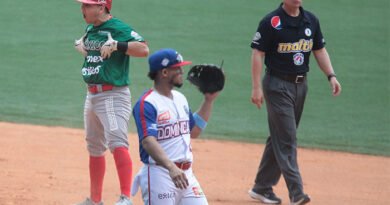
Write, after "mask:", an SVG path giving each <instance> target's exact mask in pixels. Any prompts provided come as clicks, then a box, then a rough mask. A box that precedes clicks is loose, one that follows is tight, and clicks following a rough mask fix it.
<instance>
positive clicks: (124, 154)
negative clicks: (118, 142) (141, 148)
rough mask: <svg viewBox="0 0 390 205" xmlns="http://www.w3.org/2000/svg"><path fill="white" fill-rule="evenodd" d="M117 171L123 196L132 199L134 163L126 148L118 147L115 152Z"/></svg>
mask: <svg viewBox="0 0 390 205" xmlns="http://www.w3.org/2000/svg"><path fill="white" fill-rule="evenodd" d="M113 154H114V159H115V165H116V170H117V172H118V177H119V183H120V185H121V194H123V195H126V196H127V197H130V191H131V180H132V177H133V176H132V174H133V162H132V161H131V158H130V154H129V152H128V151H127V148H126V147H118V148H116V149H115V150H114V153H113Z"/></svg>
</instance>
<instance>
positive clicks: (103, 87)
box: [88, 84, 114, 94]
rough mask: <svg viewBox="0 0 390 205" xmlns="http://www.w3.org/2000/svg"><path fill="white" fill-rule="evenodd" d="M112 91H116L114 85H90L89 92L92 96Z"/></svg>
mask: <svg viewBox="0 0 390 205" xmlns="http://www.w3.org/2000/svg"><path fill="white" fill-rule="evenodd" d="M112 89H114V86H113V85H102V84H88V91H89V92H90V93H92V94H96V93H101V92H104V91H109V90H112Z"/></svg>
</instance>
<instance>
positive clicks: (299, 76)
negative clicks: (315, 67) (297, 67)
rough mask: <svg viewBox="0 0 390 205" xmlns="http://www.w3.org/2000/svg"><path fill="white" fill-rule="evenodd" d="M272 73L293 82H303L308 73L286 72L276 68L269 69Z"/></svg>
mask: <svg viewBox="0 0 390 205" xmlns="http://www.w3.org/2000/svg"><path fill="white" fill-rule="evenodd" d="M267 72H268V73H269V74H270V75H272V76H275V77H277V78H280V79H282V80H285V81H288V82H292V83H302V82H304V81H305V79H306V73H303V74H284V73H281V72H278V71H275V70H268V71H267Z"/></svg>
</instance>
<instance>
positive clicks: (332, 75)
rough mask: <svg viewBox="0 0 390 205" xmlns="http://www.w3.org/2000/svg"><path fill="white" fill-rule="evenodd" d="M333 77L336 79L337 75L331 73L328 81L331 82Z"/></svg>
mask: <svg viewBox="0 0 390 205" xmlns="http://www.w3.org/2000/svg"><path fill="white" fill-rule="evenodd" d="M333 77H336V74H334V73H331V74H329V75H328V81H330V79H332V78H333Z"/></svg>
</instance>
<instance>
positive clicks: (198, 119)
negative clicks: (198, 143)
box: [193, 113, 207, 131]
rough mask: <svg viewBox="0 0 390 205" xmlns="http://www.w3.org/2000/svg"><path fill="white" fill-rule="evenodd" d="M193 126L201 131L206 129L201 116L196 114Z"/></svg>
mask: <svg viewBox="0 0 390 205" xmlns="http://www.w3.org/2000/svg"><path fill="white" fill-rule="evenodd" d="M193 116H194V120H195V125H196V126H198V127H199V128H200V129H201V130H202V131H203V130H204V129H205V128H206V126H207V122H206V120H204V119H203V118H202V116H200V115H198V113H194V115H193Z"/></svg>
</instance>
